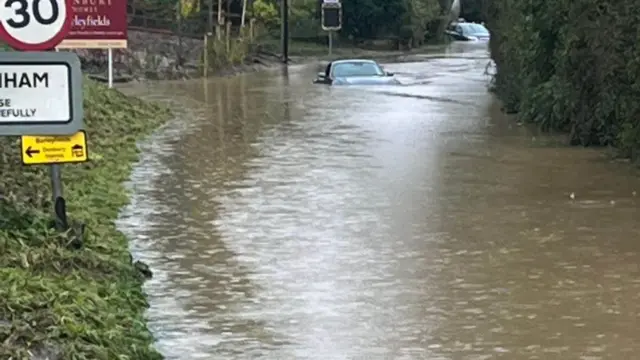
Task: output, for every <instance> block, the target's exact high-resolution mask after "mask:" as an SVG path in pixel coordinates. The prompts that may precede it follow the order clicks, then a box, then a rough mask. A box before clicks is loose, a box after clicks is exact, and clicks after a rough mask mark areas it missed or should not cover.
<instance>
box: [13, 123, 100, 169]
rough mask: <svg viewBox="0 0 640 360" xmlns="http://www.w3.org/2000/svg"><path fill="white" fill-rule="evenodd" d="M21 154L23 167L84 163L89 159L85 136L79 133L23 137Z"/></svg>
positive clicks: (82, 132)
mask: <svg viewBox="0 0 640 360" xmlns="http://www.w3.org/2000/svg"><path fill="white" fill-rule="evenodd" d="M21 153H22V163H23V164H25V165H37V164H63V163H77V162H85V161H87V160H88V159H89V156H88V154H87V134H85V132H84V131H79V132H77V133H75V134H73V135H56V136H30V135H29V136H28V135H23V136H22V151H21Z"/></svg>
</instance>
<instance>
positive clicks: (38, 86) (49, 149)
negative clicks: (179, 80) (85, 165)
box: [0, 0, 88, 230]
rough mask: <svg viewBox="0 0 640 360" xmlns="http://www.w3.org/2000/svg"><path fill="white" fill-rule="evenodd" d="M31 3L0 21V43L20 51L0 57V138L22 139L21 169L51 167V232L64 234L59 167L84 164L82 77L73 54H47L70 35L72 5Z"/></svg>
mask: <svg viewBox="0 0 640 360" xmlns="http://www.w3.org/2000/svg"><path fill="white" fill-rule="evenodd" d="M30 4H31V6H30V7H27V8H26V9H25V8H17V9H16V8H8V9H9V10H7V11H5V13H6V14H5V15H4V16H3V17H2V18H1V19H0V40H2V41H4V42H5V43H7V44H9V45H10V46H11V47H13V48H14V49H16V50H19V51H18V52H2V53H0V73H2V74H4V75H5V76H4V77H3V78H2V79H1V84H0V85H1V86H0V99H2V101H3V112H2V113H1V114H0V136H21V144H20V146H21V157H22V163H23V164H25V165H50V175H51V187H52V198H53V203H54V214H55V220H56V221H55V223H56V228H57V229H59V230H66V229H67V227H68V224H67V216H66V209H65V200H64V197H63V192H62V178H61V167H60V164H62V163H77V162H85V161H88V154H87V141H86V134H85V132H84V131H83V130H82V129H83V127H84V124H83V105H82V104H83V95H82V72H81V68H80V59H79V58H78V55H76V54H74V53H68V52H57V51H56V52H51V51H50V50H51V49H54V48H55V47H56V46H57V45H58V44H59V43H60V42H61V41H62V40H63V39H64V38H65V36H66V35H67V34H68V33H69V30H70V28H71V19H72V15H73V14H72V11H73V9H72V0H50V2H47V3H45V4H46V6H48V7H49V9H50V10H49V11H48V12H47V11H46V10H44V9H41V7H42V6H43V5H41V4H42V2H40V1H32V2H30ZM4 110H6V111H4Z"/></svg>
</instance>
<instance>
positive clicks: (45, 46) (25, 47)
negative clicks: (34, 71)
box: [0, 0, 124, 51]
mask: <svg viewBox="0 0 640 360" xmlns="http://www.w3.org/2000/svg"><path fill="white" fill-rule="evenodd" d="M122 1H124V0H122ZM64 3H65V6H66V7H67V9H66V10H67V11H66V18H65V19H64V22H63V23H62V28H61V29H60V31H58V33H57V34H56V35H54V37H52V38H51V39H49V40H48V41H45V42H43V43H40V44H29V43H24V42H22V41H20V40H17V39H15V38H14V37H13V36H11V35H10V34H9V33H8V32H7V30H6V29H5V28H4V25H3V24H2V23H0V40H2V41H4V42H6V43H7V44H9V46H11V47H12V48H14V49H15V50H20V51H44V50H51V49H54V48H55V47H56V46H57V45H58V44H60V43H61V42H62V40H64V38H65V37H67V35H68V34H69V32H70V31H71V22H72V20H73V7H72V6H73V0H64Z"/></svg>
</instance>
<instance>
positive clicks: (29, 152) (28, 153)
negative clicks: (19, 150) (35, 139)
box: [25, 146, 40, 157]
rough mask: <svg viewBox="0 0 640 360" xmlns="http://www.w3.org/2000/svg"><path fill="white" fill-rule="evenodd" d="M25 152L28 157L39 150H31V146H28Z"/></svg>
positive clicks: (38, 152)
mask: <svg viewBox="0 0 640 360" xmlns="http://www.w3.org/2000/svg"><path fill="white" fill-rule="evenodd" d="M25 154H27V156H28V157H33V156H32V155H33V154H40V150H33V149H32V148H31V146H29V147H28V148H27V151H25Z"/></svg>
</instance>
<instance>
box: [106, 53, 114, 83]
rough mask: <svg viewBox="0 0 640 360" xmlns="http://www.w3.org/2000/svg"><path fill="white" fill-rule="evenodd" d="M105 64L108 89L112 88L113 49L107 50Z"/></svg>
mask: <svg viewBox="0 0 640 360" xmlns="http://www.w3.org/2000/svg"><path fill="white" fill-rule="evenodd" d="M107 64H108V70H107V72H108V74H107V77H108V80H107V81H108V84H109V88H112V87H113V49H112V48H109V49H107Z"/></svg>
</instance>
